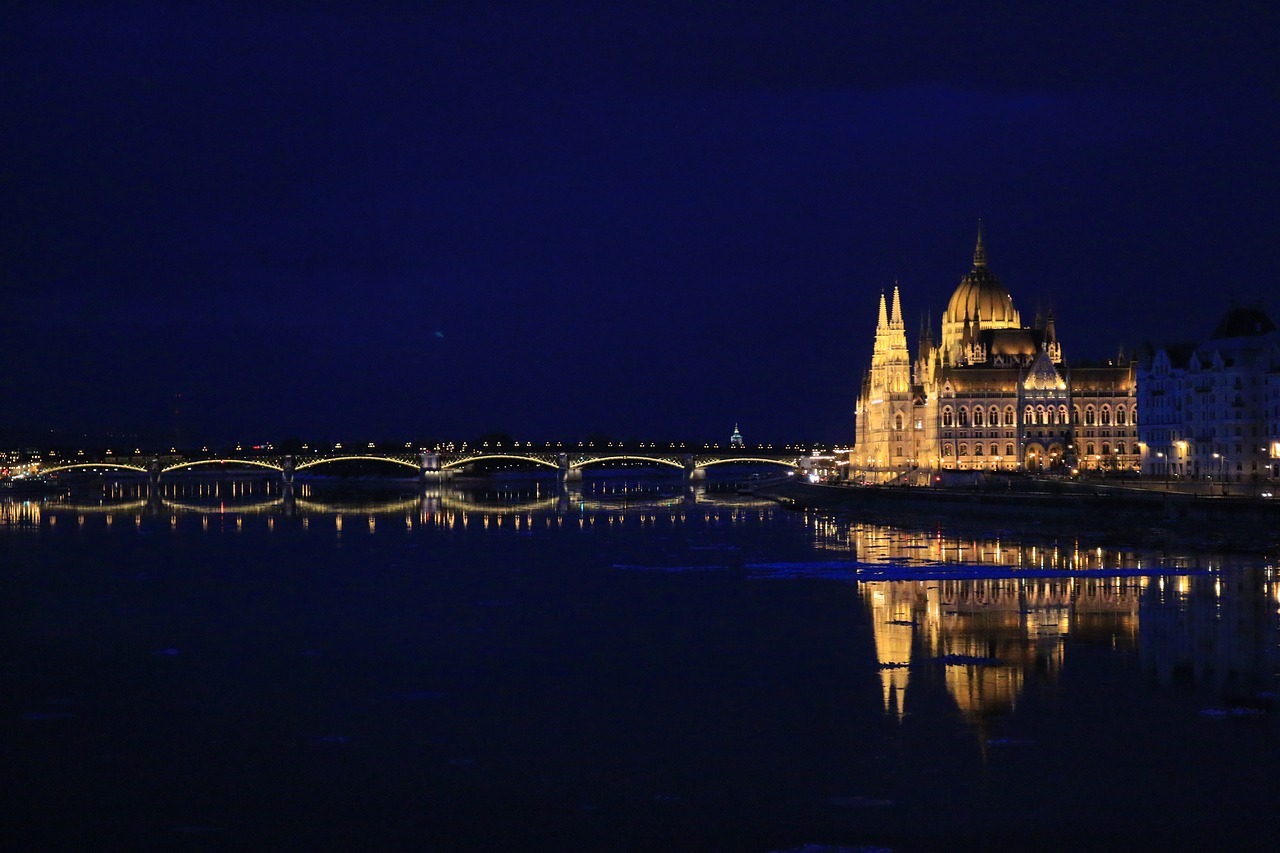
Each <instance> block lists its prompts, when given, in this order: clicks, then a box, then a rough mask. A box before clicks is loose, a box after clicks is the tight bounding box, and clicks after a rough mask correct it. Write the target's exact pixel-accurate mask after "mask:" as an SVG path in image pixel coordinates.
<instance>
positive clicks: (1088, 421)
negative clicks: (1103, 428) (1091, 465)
mask: <svg viewBox="0 0 1280 853" xmlns="http://www.w3.org/2000/svg"><path fill="white" fill-rule="evenodd" d="M1094 420H1095V416H1094V411H1093V406H1085V407H1084V425H1085V426H1093V422H1094ZM1089 452H1090V453H1092V452H1093V451H1092V450H1091V451H1089Z"/></svg>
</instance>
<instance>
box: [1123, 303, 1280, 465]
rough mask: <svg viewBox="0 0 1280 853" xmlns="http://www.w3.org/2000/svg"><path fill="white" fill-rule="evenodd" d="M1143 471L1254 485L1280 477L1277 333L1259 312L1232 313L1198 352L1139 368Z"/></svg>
mask: <svg viewBox="0 0 1280 853" xmlns="http://www.w3.org/2000/svg"><path fill="white" fill-rule="evenodd" d="M1138 394H1139V398H1138V404H1139V406H1140V407H1141V409H1142V411H1143V413H1144V417H1143V423H1142V426H1141V428H1140V434H1139V438H1140V439H1141V441H1142V449H1143V452H1142V460H1141V464H1142V471H1143V473H1144V474H1148V475H1151V476H1153V477H1168V478H1170V479H1174V478H1177V479H1183V478H1187V479H1192V480H1214V481H1223V482H1230V483H1247V482H1255V481H1257V480H1261V479H1264V478H1275V477H1278V476H1280V331H1277V329H1276V325H1275V323H1274V322H1272V320H1271V318H1270V317H1268V316H1267V314H1266V312H1264V311H1262V310H1261V309H1259V308H1252V307H1237V308H1232V309H1231V310H1230V311H1228V312H1227V314H1226V315H1225V316H1224V317H1223V318H1222V321H1221V322H1220V323H1218V326H1217V328H1216V329H1215V330H1214V332H1213V334H1212V335H1211V336H1210V338H1209V340H1208V341H1206V342H1205V343H1203V344H1201V345H1200V346H1197V347H1164V348H1161V349H1157V350H1155V351H1154V352H1151V353H1148V354H1145V355H1144V356H1143V358H1142V359H1141V360H1140V362H1139V364H1138Z"/></svg>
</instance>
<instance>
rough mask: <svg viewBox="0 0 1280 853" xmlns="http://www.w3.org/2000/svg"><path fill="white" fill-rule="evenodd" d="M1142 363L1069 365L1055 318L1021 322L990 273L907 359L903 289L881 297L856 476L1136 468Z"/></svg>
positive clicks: (882, 478)
mask: <svg viewBox="0 0 1280 853" xmlns="http://www.w3.org/2000/svg"><path fill="white" fill-rule="evenodd" d="M1135 382H1136V375H1135V369H1134V366H1133V364H1131V363H1114V364H1111V365H1107V366H1085V365H1075V366H1069V365H1068V364H1067V363H1066V362H1065V361H1064V360H1063V352H1062V344H1061V343H1060V342H1059V340H1058V333H1057V329H1056V327H1055V325H1054V319H1053V313H1052V312H1049V313H1048V314H1047V315H1045V316H1043V317H1041V316H1037V317H1036V318H1035V321H1034V323H1032V324H1031V325H1030V326H1024V325H1023V324H1022V318H1021V314H1020V313H1019V312H1018V310H1017V308H1016V307H1014V302H1013V296H1012V295H1011V294H1010V293H1009V291H1008V290H1007V289H1006V288H1005V286H1004V285H1003V284H1002V283H1001V282H1000V279H998V278H997V277H996V276H995V274H994V273H993V272H992V271H991V270H990V268H988V266H987V256H986V249H985V248H984V246H983V243H982V232H981V229H979V232H978V243H977V247H976V248H975V249H974V253H973V268H972V269H971V270H970V271H969V273H968V275H965V276H964V277H963V278H961V280H960V284H959V285H958V286H957V287H956V289H955V291H954V292H953V293H952V295H951V300H950V301H949V302H948V303H947V308H946V310H945V311H944V312H943V314H942V327H941V337H940V340H939V341H937V342H936V343H935V341H934V339H933V331H932V329H930V328H929V325H928V324H925V325H924V327H923V328H922V329H921V333H920V339H919V345H918V348H917V351H916V357H915V359H914V360H913V359H912V358H911V356H910V353H909V351H908V349H907V338H906V330H905V326H904V324H903V320H902V305H901V299H900V296H899V292H898V286H897V285H896V284H895V285H894V288H893V299H892V307H891V308H890V307H889V306H886V304H885V298H884V294H881V295H880V308H879V315H878V319H877V322H876V330H875V342H874V344H873V348H872V354H871V367H870V368H869V369H868V370H867V373H866V376H865V377H864V378H863V381H862V389H861V392H860V393H859V395H858V403H857V410H856V416H857V423H856V427H857V429H856V440H855V444H854V448H853V451H852V452H851V453H850V458H849V476H850V477H854V478H862V479H867V480H871V481H874V482H886V481H892V480H902V481H905V480H908V479H913V478H915V477H917V476H919V472H928V471H932V470H962V471H963V470H973V471H982V470H1031V471H1059V470H1063V471H1065V470H1069V469H1073V468H1102V469H1117V470H1119V469H1123V470H1131V469H1133V468H1134V467H1135V466H1136V464H1137V462H1138V458H1139V448H1138V434H1137V405H1136V399H1137V398H1136V393H1137V389H1136V385H1135Z"/></svg>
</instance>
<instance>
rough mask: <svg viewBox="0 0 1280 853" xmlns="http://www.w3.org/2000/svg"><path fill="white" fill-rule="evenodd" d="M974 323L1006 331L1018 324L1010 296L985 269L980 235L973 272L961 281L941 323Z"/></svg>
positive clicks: (985, 257) (986, 327) (980, 236)
mask: <svg viewBox="0 0 1280 853" xmlns="http://www.w3.org/2000/svg"><path fill="white" fill-rule="evenodd" d="M965 320H968V321H969V322H970V323H978V324H980V325H981V326H982V328H984V329H1010V328H1017V327H1018V325H1019V322H1020V321H1019V318H1018V312H1017V311H1016V310H1015V309H1014V307H1013V297H1012V296H1010V295H1009V291H1008V290H1006V289H1005V286H1004V285H1003V284H1001V283H1000V279H998V278H996V276H995V273H993V272H991V270H990V269H988V268H987V256H986V252H985V251H984V250H983V248H982V234H981V233H979V234H978V246H977V248H976V249H974V251H973V269H972V270H971V271H970V272H969V274H968V275H966V276H965V277H964V278H962V279H960V284H959V286H958V287H956V289H955V292H954V293H952V294H951V301H950V302H948V303H947V313H946V314H945V315H943V322H947V321H950V322H952V323H963V322H964V321H965Z"/></svg>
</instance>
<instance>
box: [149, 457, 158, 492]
mask: <svg viewBox="0 0 1280 853" xmlns="http://www.w3.org/2000/svg"><path fill="white" fill-rule="evenodd" d="M160 470H161V468H160V460H159V459H148V460H147V478H148V479H149V480H150V481H151V485H153V486H158V485H160Z"/></svg>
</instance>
